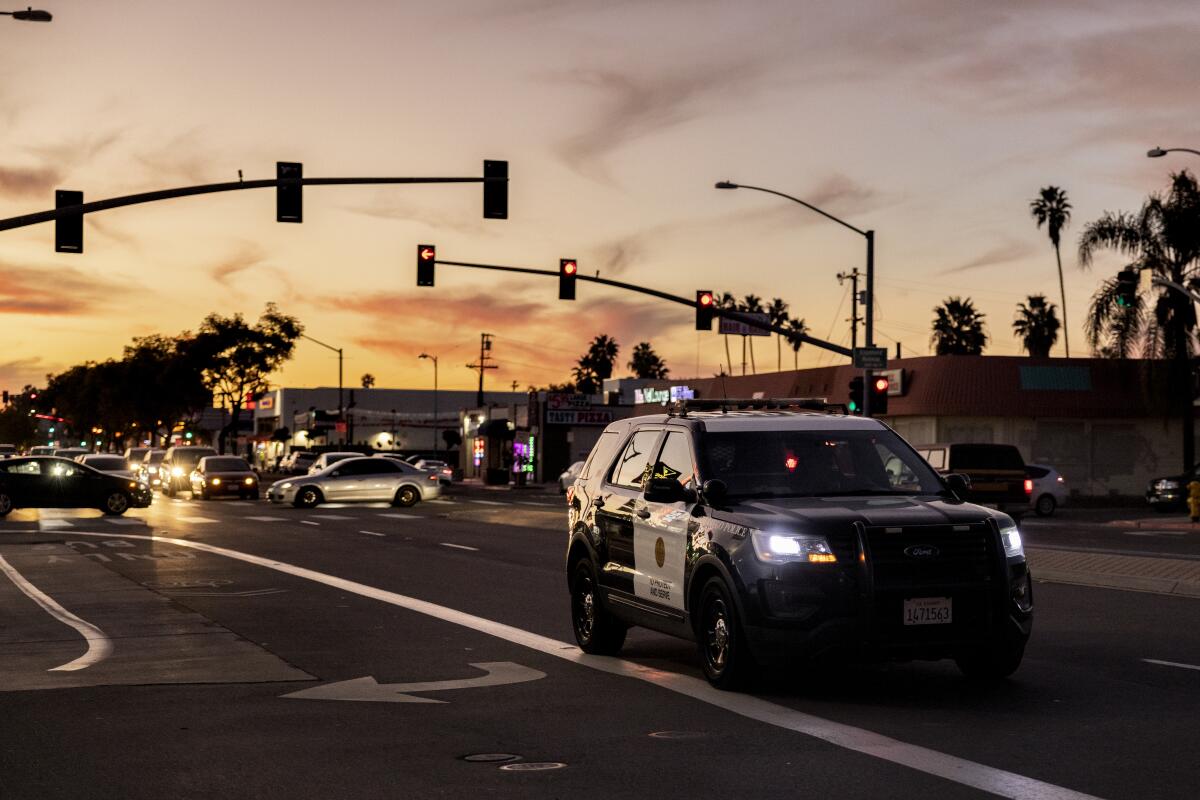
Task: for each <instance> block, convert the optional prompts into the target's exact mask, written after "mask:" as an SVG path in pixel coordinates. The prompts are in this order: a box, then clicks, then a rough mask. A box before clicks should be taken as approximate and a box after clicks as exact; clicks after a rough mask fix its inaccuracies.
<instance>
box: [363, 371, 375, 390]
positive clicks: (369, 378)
mask: <svg viewBox="0 0 1200 800" xmlns="http://www.w3.org/2000/svg"><path fill="white" fill-rule="evenodd" d="M361 380H362V388H364V389H372V388H374V387H375V376H374V375H372V374H371V373H369V372H364V373H363V376H362V378H361Z"/></svg>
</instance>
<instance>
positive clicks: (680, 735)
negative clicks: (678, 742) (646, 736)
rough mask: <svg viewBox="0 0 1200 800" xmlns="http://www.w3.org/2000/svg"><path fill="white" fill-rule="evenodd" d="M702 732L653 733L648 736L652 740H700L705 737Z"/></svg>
mask: <svg viewBox="0 0 1200 800" xmlns="http://www.w3.org/2000/svg"><path fill="white" fill-rule="evenodd" d="M707 735H708V734H707V733H704V732H703V731H655V732H654V733H652V734H650V737H651V738H652V739H702V738H704V737H705V736H707Z"/></svg>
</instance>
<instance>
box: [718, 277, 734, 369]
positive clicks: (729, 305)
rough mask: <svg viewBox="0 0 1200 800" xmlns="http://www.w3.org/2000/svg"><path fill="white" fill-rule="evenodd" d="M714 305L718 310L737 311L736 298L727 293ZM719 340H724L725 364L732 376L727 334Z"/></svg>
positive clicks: (731, 360)
mask: <svg viewBox="0 0 1200 800" xmlns="http://www.w3.org/2000/svg"><path fill="white" fill-rule="evenodd" d="M716 305H717V307H718V308H724V309H727V310H729V311H736V310H737V298H735V297H734V296H733V295H731V294H730V293H729V292H725V293H724V294H722V295H721V297H720V299H718V300H717V303H716ZM720 324H721V323H720V322H718V323H717V325H718V326H719V325H720ZM721 338H723V339H724V340H725V363H727V364H728V365H729V374H730V375H732V374H733V358H731V357H730V355H729V334H727V333H726V334H722V336H721Z"/></svg>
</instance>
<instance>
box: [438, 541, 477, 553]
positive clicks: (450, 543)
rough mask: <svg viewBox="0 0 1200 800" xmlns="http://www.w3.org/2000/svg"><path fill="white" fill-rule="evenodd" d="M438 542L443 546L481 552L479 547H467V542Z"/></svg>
mask: <svg viewBox="0 0 1200 800" xmlns="http://www.w3.org/2000/svg"><path fill="white" fill-rule="evenodd" d="M438 544H440V545H441V546H442V547H453V548H454V549H456V550H470V551H472V552H475V553H477V552H479V548H478V547H467V546H466V545H465V544H455V543H454V542H438Z"/></svg>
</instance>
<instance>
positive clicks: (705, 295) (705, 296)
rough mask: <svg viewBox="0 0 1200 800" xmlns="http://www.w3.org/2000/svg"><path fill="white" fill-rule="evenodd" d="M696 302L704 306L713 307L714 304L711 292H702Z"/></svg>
mask: <svg viewBox="0 0 1200 800" xmlns="http://www.w3.org/2000/svg"><path fill="white" fill-rule="evenodd" d="M696 302H697V303H699V304H700V305H702V306H711V305H712V304H713V296H712V293H711V292H701V293H700V296H699V297H697V298H696Z"/></svg>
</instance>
